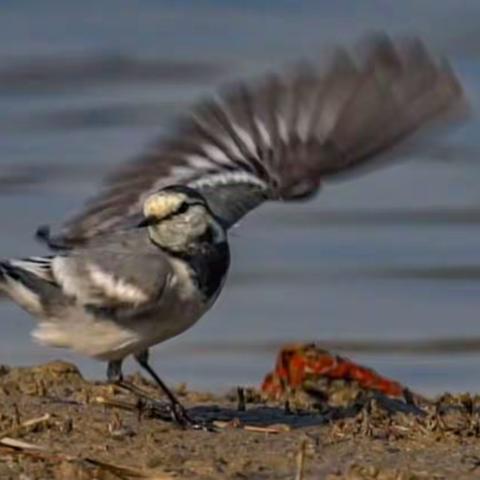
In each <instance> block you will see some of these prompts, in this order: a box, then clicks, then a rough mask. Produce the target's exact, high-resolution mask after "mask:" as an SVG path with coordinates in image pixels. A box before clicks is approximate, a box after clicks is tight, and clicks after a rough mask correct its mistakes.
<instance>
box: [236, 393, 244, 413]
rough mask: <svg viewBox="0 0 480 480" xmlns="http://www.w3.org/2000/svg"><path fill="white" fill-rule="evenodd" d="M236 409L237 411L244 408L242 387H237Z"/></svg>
mask: <svg viewBox="0 0 480 480" xmlns="http://www.w3.org/2000/svg"><path fill="white" fill-rule="evenodd" d="M237 410H238V411H239V412H244V411H245V410H246V404H245V390H244V389H243V388H242V387H237Z"/></svg>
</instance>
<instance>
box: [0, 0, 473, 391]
mask: <svg viewBox="0 0 480 480" xmlns="http://www.w3.org/2000/svg"><path fill="white" fill-rule="evenodd" d="M479 19H480V3H479V2H478V0H463V1H462V2H458V1H457V0H423V1H422V2H418V1H417V0H403V1H402V2H398V1H393V0H377V1H374V0H361V1H358V0H340V1H337V2H331V1H327V0H315V1H314V0H311V1H308V0H304V1H299V0H296V1H293V0H291V1H289V0H275V1H273V0H263V1H262V0H256V1H250V0H241V1H240V0H236V1H235V0H222V1H219V0H196V1H195V2H186V1H175V2H174V1H159V0H156V1H153V0H145V1H142V2H138V1H137V2H134V1H127V0H101V1H99V0H95V1H93V0H84V1H82V2H74V1H66V0H56V1H55V0H43V1H42V2H38V1H34V0H25V1H23V2H18V1H14V0H3V1H2V2H1V5H0V105H1V108H0V220H1V224H2V226H3V227H2V228H1V234H0V252H1V256H2V257H10V256H26V255H31V254H36V253H45V251H44V250H43V249H42V247H41V246H40V245H38V244H37V243H36V242H35V241H34V239H33V232H34V231H35V229H36V227H37V226H38V225H39V224H45V223H50V224H53V225H55V224H57V225H58V224H59V223H60V221H61V220H63V219H64V218H65V217H66V216H67V215H69V214H71V213H73V212H74V211H76V210H77V209H79V208H80V207H81V205H82V203H83V201H84V200H85V199H86V198H87V197H88V196H89V195H90V194H92V193H93V192H95V190H96V189H97V188H98V186H99V181H100V179H101V177H102V176H103V175H104V174H106V173H107V172H108V171H109V170H110V169H112V168H114V167H115V166H117V165H119V164H120V163H121V162H123V161H125V160H127V159H129V158H131V157H132V156H135V155H137V154H138V153H141V152H142V151H143V150H144V149H145V147H146V146H148V145H149V144H150V143H151V142H152V141H153V140H155V139H157V138H158V137H159V136H161V135H162V134H165V133H166V132H167V131H168V128H169V126H170V125H171V123H170V122H171V119H172V118H173V117H174V116H175V115H176V114H178V113H179V112H180V111H182V110H184V109H185V108H186V107H187V106H188V105H189V104H190V103H191V102H192V101H193V100H195V99H197V98H198V97H199V96H202V95H206V94H209V93H211V92H212V91H213V90H214V89H215V88H216V87H217V86H218V85H219V84H221V83H223V82H225V81H228V80H231V79H237V78H248V77H251V76H257V75H259V74H261V73H262V72H265V71H268V70H270V69H272V68H276V69H278V68H281V67H282V65H285V64H288V63H289V62H292V61H295V60H297V59H298V58H310V59H314V60H321V58H322V52H325V49H326V48H327V47H331V46H332V45H334V44H335V43H337V42H341V43H343V44H347V45H350V44H351V43H352V42H353V41H354V40H355V39H357V38H358V37H359V36H361V35H362V34H363V33H365V32H366V31H367V30H370V29H382V30H386V31H387V32H389V33H419V34H420V35H421V36H422V37H423V38H424V39H425V40H426V41H427V42H428V44H429V45H431V46H433V47H434V49H436V50H438V51H439V52H443V53H446V54H447V55H448V56H449V58H450V59H451V61H452V63H453V65H454V67H455V69H456V70H457V71H458V72H459V75H460V77H461V79H462V82H464V84H465V87H466V89H467V92H468V94H469V96H470V98H471V100H472V102H473V104H474V106H475V104H476V103H478V101H477V97H478V95H477V89H478V88H480V87H479V85H480V47H479V45H480V41H479V40H480V20H479ZM479 150H480V125H478V119H476V118H475V117H474V118H472V120H471V121H470V122H469V123H468V124H466V125H464V126H462V127H460V128H456V129H454V130H453V131H452V132H450V131H449V132H448V135H447V134H446V133H445V132H442V134H441V135H439V136H437V137H434V138H433V139H431V142H430V144H429V146H428V148H427V149H425V150H424V151H422V152H421V154H418V155H416V156H414V157H412V156H410V157H409V158H408V159H406V161H404V162H400V163H397V164H392V165H391V166H388V167H387V168H383V169H381V170H379V171H376V172H373V173H369V174H368V175H365V176H361V177H358V178H353V179H351V180H348V181H344V182H340V183H337V184H333V185H330V186H327V188H325V190H324V191H323V192H322V194H321V195H319V196H318V197H317V198H316V199H315V200H314V201H313V202H310V203H306V204H294V205H269V206H267V207H264V208H262V209H260V210H258V211H256V212H254V213H253V214H251V215H250V216H249V217H248V218H247V219H246V220H244V221H243V222H242V224H241V225H240V226H239V227H238V228H236V229H235V231H234V232H233V234H232V238H231V240H232V247H233V268H232V271H231V275H230V278H229V280H228V283H227V287H226V289H225V290H224V292H223V294H222V295H221V297H220V299H219V301H218V302H217V304H216V306H215V307H214V308H213V309H212V310H211V311H210V313H208V314H207V315H206V316H205V317H204V318H203V319H202V320H201V321H200V322H199V323H198V324H197V325H196V326H195V327H194V328H192V329H191V330H189V331H188V332H186V333H185V334H183V335H182V336H180V337H178V338H176V339H174V340H171V341H169V342H167V343H165V344H163V345H162V346H160V347H158V348H156V349H155V350H154V352H153V359H154V364H155V366H156V367H157V369H158V371H159V373H160V374H161V375H162V376H163V377H164V378H165V379H166V380H167V381H170V382H173V383H179V382H183V381H185V382H187V383H188V384H189V386H195V387H198V388H204V389H207V388H214V389H218V390H225V389H226V388H228V387H230V386H233V385H237V384H254V385H256V384H259V382H260V381H261V379H262V377H263V375H264V374H265V373H266V371H267V370H269V369H270V368H271V367H272V366H273V362H274V357H275V353H276V350H277V348H278V347H279V345H281V344H282V343H284V342H285V341H291V340H308V341H313V340H317V341H322V342H325V343H326V345H328V346H329V347H332V348H334V349H335V350H336V351H338V352H340V353H342V354H346V355H348V356H350V357H351V358H353V359H355V360H358V361H361V362H364V363H366V364H367V365H369V366H371V367H374V368H376V369H378V370H379V371H380V372H381V373H383V374H385V375H389V376H392V377H394V378H396V379H397V380H400V381H402V382H404V383H406V384H407V385H409V386H410V387H411V388H413V389H417V390H419V391H421V392H424V393H436V392H440V391H444V390H457V391H458V390H466V389H469V390H472V391H478V389H480V295H479V293H480V188H479V184H480V159H479V158H478V157H479V155H478V153H479ZM0 319H1V322H2V323H1V329H0V362H1V363H6V364H12V365H28V364H32V363H36V362H43V361H47V360H52V359H57V358H62V359H66V360H72V361H74V362H75V363H76V364H77V365H79V367H80V368H81V370H82V372H83V373H84V374H85V375H86V376H89V377H92V378H104V374H105V373H104V372H105V365H104V364H102V363H97V362H95V361H93V360H88V359H84V358H80V357H77V356H75V355H73V354H71V353H69V352H66V351H61V350H50V349H47V348H44V347H40V346H37V345H35V344H34V343H33V342H32V341H31V340H30V337H29V331H30V329H31V328H32V326H33V323H32V320H31V319H30V318H29V316H28V315H27V314H25V313H23V312H22V311H21V310H19V308H18V307H16V306H15V305H13V304H11V303H7V302H3V301H2V302H0ZM132 368H133V367H132V365H131V364H128V367H127V369H126V370H127V371H129V372H130V371H132ZM135 368H136V367H135Z"/></svg>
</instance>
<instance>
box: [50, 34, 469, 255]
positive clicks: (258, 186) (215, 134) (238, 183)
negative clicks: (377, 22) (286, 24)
mask: <svg viewBox="0 0 480 480" xmlns="http://www.w3.org/2000/svg"><path fill="white" fill-rule="evenodd" d="M354 60H356V61H354ZM462 98H463V94H462V90H461V87H460V86H459V84H458V82H457V79H456V78H455V76H454V74H453V73H452V71H451V70H450V68H449V67H448V65H446V64H445V63H438V62H435V61H434V60H432V58H431V56H430V55H429V54H428V53H427V51H426V50H425V48H424V46H423V45H422V43H421V42H420V41H418V40H415V39H410V40H403V41H402V40H400V41H397V42H392V41H391V40H390V39H388V38H387V37H385V36H376V37H374V38H371V39H370V41H369V42H368V43H367V48H366V50H365V52H364V55H363V56H361V58H360V60H359V59H354V58H352V56H351V55H349V54H348V53H347V52H346V51H344V50H339V51H337V52H336V53H335V54H334V55H333V58H332V60H331V62H330V64H329V65H328V66H327V67H326V68H325V69H323V71H317V70H316V69H314V68H313V67H312V66H310V65H302V66H299V67H297V68H296V69H293V70H291V71H290V72H287V73H285V74H284V75H279V76H275V75H272V76H269V77H266V78H264V79H263V80H261V81H259V82H257V83H252V84H245V85H237V86H235V87H233V88H231V89H229V90H228V91H227V92H226V93H225V94H222V95H219V96H218V98H217V99H215V100H212V101H205V102H202V103H200V104H199V105H198V106H196V107H195V108H193V109H192V112H191V116H190V117H189V118H188V119H184V120H183V121H182V122H180V125H179V128H178V131H177V133H176V134H175V135H173V137H172V138H171V139H170V140H167V141H164V142H162V143H160V144H158V145H156V146H155V147H154V148H153V149H152V150H151V151H150V152H148V153H147V154H146V155H144V156H143V157H141V158H140V159H137V160H136V161H134V162H133V163H131V164H128V165H127V166H126V167H124V168H123V169H121V170H120V171H119V172H118V173H116V174H115V175H114V176H113V177H111V178H110V179H108V180H107V183H106V187H105V189H104V191H103V192H101V193H100V195H99V196H98V197H96V198H94V199H93V200H92V201H91V202H90V203H89V204H87V206H86V209H85V210H84V211H83V213H80V214H79V215H78V216H76V217H74V218H73V219H72V220H70V221H69V222H68V223H66V224H65V227H64V229H63V231H62V232H61V233H60V235H59V236H57V237H53V238H51V240H52V243H55V242H56V243H57V244H59V245H63V246H69V245H75V244H77V243H82V242H85V241H87V240H88V239H89V238H92V237H94V236H96V235H99V234H102V233H104V232H106V231H108V230H110V229H116V228H122V227H125V226H128V225H129V224H130V222H132V221H134V219H136V218H137V217H138V216H139V215H140V214H141V210H142V203H143V201H144V199H145V198H146V197H147V196H148V195H149V194H150V193H152V192H154V191H156V190H158V189H161V188H162V187H165V186H167V185H172V184H186V185H189V186H191V187H194V188H197V189H199V190H200V191H201V192H202V193H203V194H204V195H205V196H206V198H207V200H208V202H209V204H210V207H211V208H212V210H213V211H214V212H215V213H216V214H217V215H218V216H219V217H220V219H221V220H222V221H223V223H224V225H225V227H227V228H228V227H230V226H231V225H233V224H234V223H235V222H237V221H238V220H239V219H240V218H241V217H242V216H243V215H245V214H246V213H247V212H248V211H250V210H251V209H253V208H254V207H256V206H258V205H259V204H260V203H262V202H263V201H265V200H268V199H274V200H276V199H282V200H289V199H294V198H299V197H307V196H309V195H312V194H313V193H315V192H316V191H317V190H318V188H319V186H320V183H321V182H322V180H324V179H325V178H327V177H329V176H330V175H334V174H336V173H337V172H342V171H345V170H348V169H350V168H352V167H355V166H357V165H360V164H363V163H365V162H367V161H370V160H371V159H372V158H374V157H376V156H377V155H378V154H380V153H382V152H384V151H386V150H388V149H389V148H391V147H392V146H393V145H395V144H396V143H398V142H399V141H401V140H403V139H404V138H406V137H408V136H409V135H411V134H412V133H414V132H416V131H417V130H418V129H420V128H421V127H423V126H424V125H425V124H428V123H430V122H431V121H432V120H436V119H438V118H439V117H441V116H442V115H443V114H445V113H447V112H449V111H450V110H451V109H452V108H453V107H454V106H458V105H460V104H462V103H463V102H461V100H462Z"/></svg>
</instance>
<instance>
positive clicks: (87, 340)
mask: <svg viewBox="0 0 480 480" xmlns="http://www.w3.org/2000/svg"><path fill="white" fill-rule="evenodd" d="M463 104H464V101H463V93H462V89H461V87H460V86H459V84H458V82H457V79H456V78H455V75H454V74H453V73H452V71H451V69H450V68H449V67H448V65H447V64H446V63H445V62H436V61H434V60H432V58H431V56H430V55H429V54H428V53H427V52H426V50H425V48H424V47H423V45H422V43H421V42H419V41H418V40H399V41H396V42H392V41H391V40H389V39H388V38H386V37H384V36H376V37H374V38H373V39H371V40H370V41H369V42H367V46H366V48H364V50H363V55H359V56H358V58H352V55H351V54H349V53H347V52H346V51H344V50H338V51H336V52H335V53H334V55H332V58H331V61H330V62H329V63H328V64H327V65H326V66H325V67H324V68H323V69H321V70H316V69H315V68H313V67H312V66H309V65H306V64H303V65H302V66H299V67H297V68H294V69H292V70H290V71H288V72H286V73H284V74H283V75H279V76H276V75H271V76H268V77H266V78H264V79H262V80H260V81H258V82H257V83H251V84H245V85H236V86H233V87H231V88H230V90H228V91H226V92H224V94H222V95H219V97H218V98H217V99H215V100H212V101H205V102H202V103H200V104H199V105H198V106H197V107H194V108H193V109H192V114H191V116H190V117H189V118H188V119H184V120H183V121H182V122H181V123H180V125H179V128H178V130H177V132H176V133H174V134H173V135H172V137H171V138H170V139H167V140H164V141H162V142H161V143H159V144H158V145H156V146H155V147H154V148H153V149H151V150H150V152H149V153H147V154H146V155H145V156H143V157H142V158H140V159H138V160H136V161H135V162H134V163H132V164H130V165H128V166H127V167H126V168H124V169H123V170H121V171H120V172H118V173H117V174H116V175H114V176H113V177H112V178H110V179H109V180H108V182H107V185H106V189H105V190H104V191H103V192H102V193H101V194H100V195H99V196H98V197H96V198H94V199H93V200H92V201H91V202H90V204H88V205H87V207H86V210H85V211H84V212H83V213H81V214H80V215H78V216H76V217H75V218H73V220H71V221H69V222H68V223H66V225H65V227H64V228H63V230H62V231H61V232H60V234H59V235H56V236H51V235H50V234H49V233H48V231H47V230H46V229H41V230H40V231H39V232H38V235H39V237H40V238H41V239H43V240H44V241H45V242H46V243H47V244H48V245H49V246H50V248H51V249H53V250H55V251H56V252H55V254H54V255H51V256H46V257H41V258H39V257H32V258H27V259H22V260H6V261H3V262H2V263H1V267H0V268H1V287H2V289H3V290H4V291H5V292H6V293H7V294H9V295H10V297H11V298H12V299H13V300H14V301H16V302H17V303H18V304H19V305H20V306H21V307H23V308H24V309H25V310H27V311H28V312H30V313H31V314H32V315H34V316H36V317H38V318H39V320H40V321H39V323H38V326H37V328H36V330H35V331H34V333H33V335H34V337H35V338H36V339H37V340H39V341H40V342H41V343H44V344H47V345H53V346H57V347H67V348H71V349H73V350H75V351H78V352H80V353H83V354H85V355H88V356H90V357H93V358H97V359H100V360H104V361H107V362H108V377H109V379H110V380H118V379H120V378H121V365H122V361H123V359H124V358H125V357H126V356H128V355H134V356H135V358H136V359H137V360H138V362H139V363H140V365H141V366H142V367H143V368H145V369H146V370H147V371H148V372H149V373H150V374H151V375H152V376H153V378H154V379H155V380H156V381H157V382H158V384H159V385H160V387H161V388H162V389H163V390H164V391H165V393H166V395H167V396H168V398H169V400H170V402H171V405H172V412H173V415H174V417H175V418H176V419H177V420H178V421H179V422H181V423H187V422H189V419H188V415H187V414H186V412H185V410H184V409H183V407H182V406H181V405H180V404H179V402H178V401H177V400H176V399H175V397H174V396H173V394H172V393H171V392H170V391H169V390H168V388H167V387H166V386H165V385H164V383H163V382H162V381H161V380H160V378H159V377H158V376H157V375H156V374H155V372H154V371H153V370H152V368H151V367H150V365H149V363H148V349H149V347H151V346H153V345H155V344H157V343H160V342H162V341H164V340H166V339H168V338H171V337H173V336H175V335H178V334H179V333H181V332H183V331H184V330H186V329H187V328H189V327H191V326H192V325H193V324H194V323H195V322H196V321H197V320H198V319H199V318H200V317H201V316H202V315H203V314H204V313H205V312H206V311H207V310H208V309H209V308H210V307H211V306H212V304H213V303H214V301H215V299H216V298H217V296H218V294H219V292H220V290H221V289H222V286H223V283H224V280H225V276H226V274H227V270H228V267H229V249H228V242H227V233H226V232H227V230H228V229H229V228H230V227H231V226H232V225H234V224H235V223H236V222H237V221H238V220H239V219H240V218H241V217H242V216H244V215H245V214H246V213H247V212H248V211H250V210H252V209H253V208H255V207H257V206H258V205H260V204H261V203H262V202H263V201H265V200H291V199H297V198H306V197H309V196H311V195H312V194H314V193H315V192H316V191H317V190H318V189H319V186H320V184H321V182H322V181H323V180H324V179H326V178H327V177H329V176H330V175H334V174H336V173H339V172H343V171H345V170H350V169H351V168H352V167H355V166H358V165H360V164H363V163H365V162H368V161H370V160H371V159H373V158H376V157H377V155H378V154H380V153H383V152H385V151H387V150H389V149H390V148H391V147H392V146H393V145H395V144H397V143H398V142H400V141H401V140H403V139H405V138H406V137H409V136H410V135H411V134H413V133H414V132H416V131H417V130H419V129H420V128H422V127H424V126H425V125H426V124H429V123H431V122H432V121H433V120H438V119H439V118H444V116H445V114H447V113H451V111H452V110H456V109H457V107H458V106H460V105H463Z"/></svg>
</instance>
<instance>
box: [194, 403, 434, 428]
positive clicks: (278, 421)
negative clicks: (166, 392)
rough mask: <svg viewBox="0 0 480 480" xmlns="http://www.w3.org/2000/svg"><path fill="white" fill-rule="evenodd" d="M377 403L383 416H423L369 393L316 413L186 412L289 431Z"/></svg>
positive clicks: (254, 408)
mask: <svg viewBox="0 0 480 480" xmlns="http://www.w3.org/2000/svg"><path fill="white" fill-rule="evenodd" d="M373 401H375V402H377V405H379V406H380V407H381V408H382V409H383V410H384V411H385V412H386V413H388V414H389V415H394V414H396V413H403V414H412V415H416V416H424V415H425V412H424V411H423V410H422V409H421V408H419V407H418V406H416V405H414V404H409V403H406V402H404V401H402V400H398V399H394V398H389V397H386V396H384V395H381V394H371V395H368V396H366V397H364V398H361V399H360V400H359V401H356V402H354V403H352V404H350V405H347V406H338V407H337V406H329V405H328V404H323V405H320V406H319V407H320V408H319V409H318V410H315V409H309V410H304V411H302V410H297V411H289V410H288V409H287V408H282V407H280V406H269V405H258V404H253V405H247V407H246V409H245V410H240V409H238V408H235V407H225V406H219V405H199V406H194V407H191V408H190V409H189V412H190V413H191V415H192V416H194V417H195V418H199V419H202V420H204V421H207V422H209V421H214V420H216V421H224V422H234V421H240V422H241V424H243V425H251V426H254V427H264V428H267V427H273V426H279V425H287V426H288V427H290V428H292V429H296V428H306V427H313V426H319V425H326V424H331V423H335V422H337V421H341V420H346V419H348V418H353V417H355V416H357V415H358V414H359V413H360V412H361V411H362V410H364V411H366V412H367V413H368V412H369V411H370V406H371V404H372V402H373Z"/></svg>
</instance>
